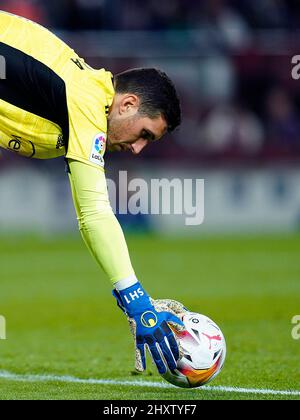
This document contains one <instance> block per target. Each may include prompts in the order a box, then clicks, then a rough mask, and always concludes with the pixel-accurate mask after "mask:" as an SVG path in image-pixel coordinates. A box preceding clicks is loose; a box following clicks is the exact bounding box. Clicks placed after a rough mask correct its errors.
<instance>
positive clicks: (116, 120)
mask: <svg viewBox="0 0 300 420" xmlns="http://www.w3.org/2000/svg"><path fill="white" fill-rule="evenodd" d="M138 106H139V100H138V98H137V97H135V96H134V95H127V94H124V95H116V98H115V100H114V102H113V105H112V108H111V111H110V113H109V116H108V130H107V149H108V150H109V151H118V152H120V151H131V152H132V153H133V154H135V155H137V154H139V153H140V152H141V151H142V150H143V149H144V147H145V146H147V144H149V143H151V142H154V141H157V140H159V139H160V138H161V137H162V136H163V135H164V134H165V133H166V131H167V123H166V121H165V119H164V118H163V117H162V116H161V115H160V116H159V117H157V118H154V119H152V118H149V117H147V116H144V115H141V114H139V112H138Z"/></svg>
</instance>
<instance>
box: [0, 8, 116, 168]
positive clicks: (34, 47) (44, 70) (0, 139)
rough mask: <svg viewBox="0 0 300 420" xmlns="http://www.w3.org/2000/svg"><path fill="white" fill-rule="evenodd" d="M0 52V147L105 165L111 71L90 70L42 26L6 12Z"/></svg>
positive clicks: (35, 155) (1, 15)
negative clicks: (0, 65) (0, 58)
mask: <svg viewBox="0 0 300 420" xmlns="http://www.w3.org/2000/svg"><path fill="white" fill-rule="evenodd" d="M0 56H2V57H3V58H2V60H1V63H2V64H3V63H4V64H5V67H4V66H3V65H2V68H1V73H2V74H1V80H0V146H1V147H3V148H5V149H7V150H11V151H13V152H15V153H17V154H19V155H23V156H26V157H29V158H37V159H49V158H55V157H58V156H66V157H67V158H70V159H75V160H79V161H81V162H84V163H88V164H90V165H92V166H96V167H98V168H99V167H103V166H104V159H103V155H104V152H105V146H106V133H107V118H106V117H107V112H108V109H109V107H110V105H111V104H112V101H113V97H114V94H115V92H114V87H113V82H112V74H111V73H110V72H108V71H105V70H104V69H100V70H94V69H92V68H91V67H90V66H88V65H87V64H86V63H85V61H84V60H83V59H82V58H80V57H79V56H78V55H77V54H76V53H75V52H74V50H72V49H71V48H70V47H68V46H67V45H66V44H65V43H64V42H63V41H61V40H60V39H59V38H57V37H56V36H55V35H54V34H53V33H51V32H50V31H48V30H47V29H45V28H43V27H42V26H40V25H38V24H36V23H34V22H31V21H29V20H27V19H24V18H21V17H18V16H15V15H12V14H9V13H6V12H0ZM3 67H4V68H3Z"/></svg>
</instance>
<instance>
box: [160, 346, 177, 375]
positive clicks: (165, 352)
mask: <svg viewBox="0 0 300 420" xmlns="http://www.w3.org/2000/svg"><path fill="white" fill-rule="evenodd" d="M159 346H160V349H161V351H162V353H163V355H164V358H165V360H166V362H167V365H168V366H169V369H170V370H175V369H176V367H177V364H176V360H175V359H174V356H173V354H172V352H171V350H170V348H169V347H168V345H167V343H166V342H165V340H164V341H162V342H160V343H159Z"/></svg>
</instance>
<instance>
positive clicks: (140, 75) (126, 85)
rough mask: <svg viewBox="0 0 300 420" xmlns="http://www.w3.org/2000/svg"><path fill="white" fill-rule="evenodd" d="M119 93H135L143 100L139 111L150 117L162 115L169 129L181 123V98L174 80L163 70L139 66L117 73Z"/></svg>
mask: <svg viewBox="0 0 300 420" xmlns="http://www.w3.org/2000/svg"><path fill="white" fill-rule="evenodd" d="M114 80H115V89H116V92H117V93H133V94H135V95H137V96H138V97H139V99H140V101H141V104H140V107H139V112H140V113H141V114H143V115H147V116H148V117H150V118H157V117H159V116H160V115H162V116H163V117H164V118H165V120H166V122H167V124H168V131H169V132H171V131H173V130H174V129H175V128H176V127H178V126H179V125H180V123H181V109H180V102H179V98H178V95H177V92H176V89H175V86H174V84H173V82H172V81H171V80H170V78H169V77H168V76H167V75H166V73H164V72H163V71H161V70H158V69H155V68H138V69H130V70H126V71H124V72H122V73H119V74H117V75H115V77H114Z"/></svg>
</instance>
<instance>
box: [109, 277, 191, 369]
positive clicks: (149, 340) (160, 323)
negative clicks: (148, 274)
mask: <svg viewBox="0 0 300 420" xmlns="http://www.w3.org/2000/svg"><path fill="white" fill-rule="evenodd" d="M113 295H114V297H115V298H116V300H117V303H118V306H119V307H120V308H121V309H122V311H123V312H124V313H125V314H126V315H127V318H128V321H129V324H130V327H131V332H132V334H133V336H134V340H135V345H136V369H137V370H138V371H141V372H142V371H144V370H145V369H146V357H145V347H146V346H147V347H148V350H149V352H150V354H151V356H152V359H153V361H154V363H155V364H156V366H157V369H158V371H159V373H161V374H164V373H166V371H167V366H168V367H169V369H170V370H174V369H176V362H177V360H178V359H179V357H180V352H179V347H178V344H177V342H176V338H175V336H174V333H173V332H172V329H171V328H170V325H171V326H173V328H174V329H177V330H183V329H184V324H183V322H182V321H181V319H179V317H178V316H177V314H176V311H174V308H172V309H171V310H170V309H169V306H168V304H167V302H175V301H168V300H161V301H155V300H152V299H151V298H150V297H149V295H148V294H147V293H146V292H145V290H144V289H143V287H142V286H141V284H140V283H135V284H134V285H133V286H131V287H128V288H126V289H124V290H116V289H114V290H113ZM156 302H162V303H161V304H160V305H159V304H157V303H156ZM175 303H177V302H175ZM178 305H180V309H181V308H182V311H181V312H183V311H184V308H183V306H182V305H181V304H178ZM171 306H172V305H171ZM173 306H174V305H173ZM175 306H176V305H175ZM179 312H180V311H178V315H179ZM169 324H170V325H169ZM165 362H166V363H165Z"/></svg>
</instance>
